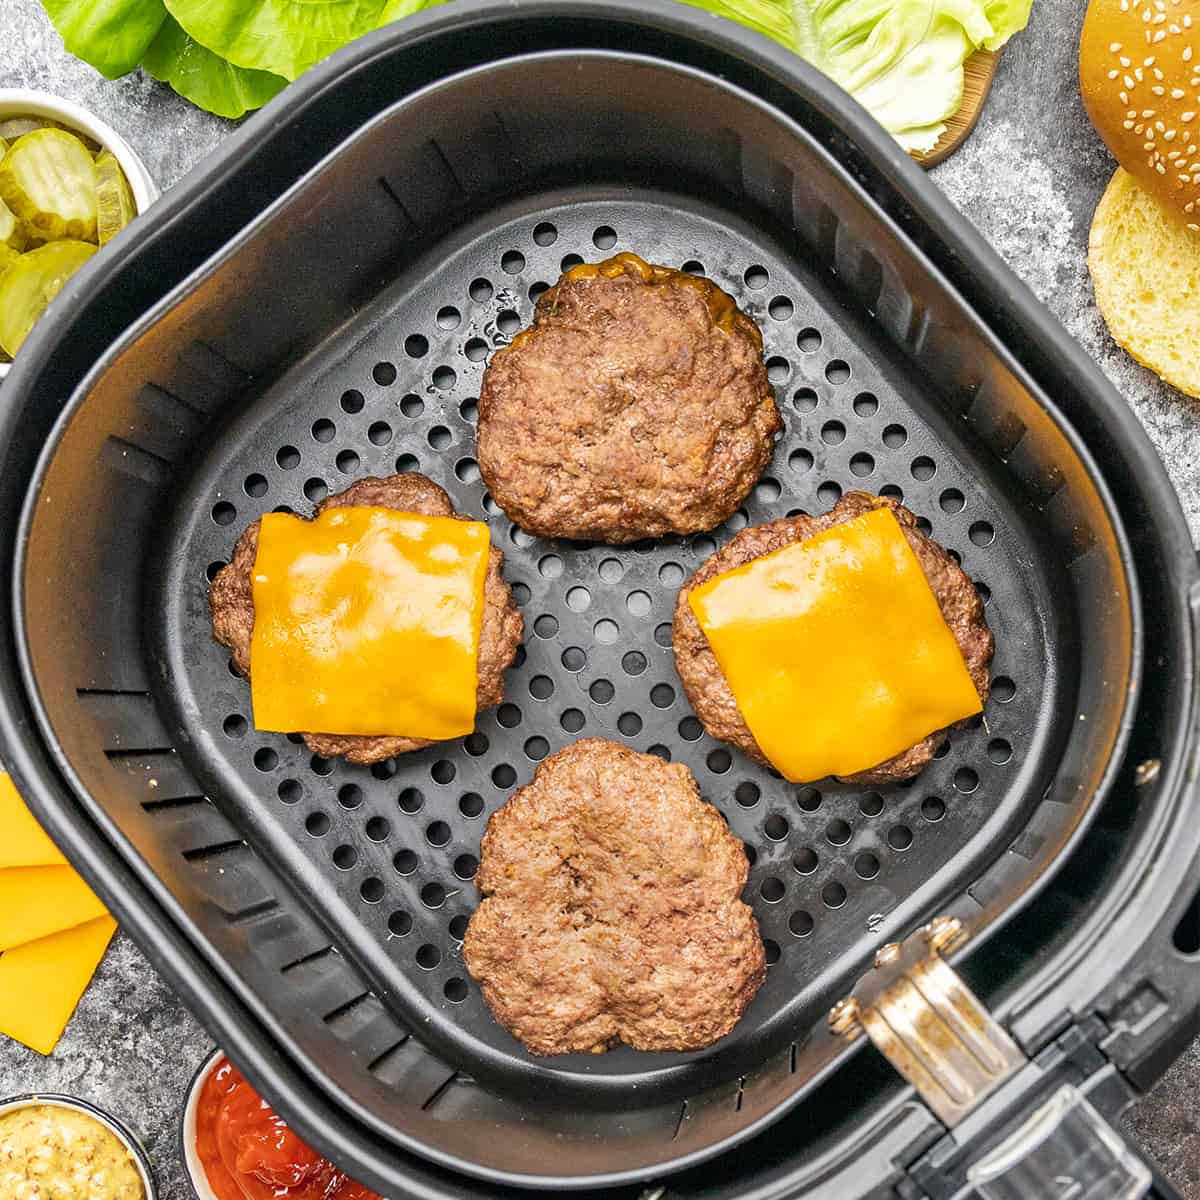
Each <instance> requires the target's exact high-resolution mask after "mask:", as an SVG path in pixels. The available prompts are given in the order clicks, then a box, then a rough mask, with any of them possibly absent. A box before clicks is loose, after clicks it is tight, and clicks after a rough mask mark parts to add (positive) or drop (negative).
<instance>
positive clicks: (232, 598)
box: [208, 474, 524, 763]
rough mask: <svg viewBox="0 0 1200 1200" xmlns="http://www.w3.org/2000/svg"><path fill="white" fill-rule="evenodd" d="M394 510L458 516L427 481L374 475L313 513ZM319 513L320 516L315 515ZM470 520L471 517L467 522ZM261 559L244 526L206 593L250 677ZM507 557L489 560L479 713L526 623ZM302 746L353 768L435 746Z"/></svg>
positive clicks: (384, 741)
mask: <svg viewBox="0 0 1200 1200" xmlns="http://www.w3.org/2000/svg"><path fill="white" fill-rule="evenodd" d="M357 507H366V508H394V509H397V510H398V511H400V512H414V513H421V514H422V515H424V516H427V517H452V516H454V515H455V512H454V507H453V505H452V504H451V503H450V497H449V496H447V495H446V493H445V492H444V491H443V490H442V489H441V488H440V487H438V485H437V484H436V483H434V482H433V480H432V479H426V477H425V476H424V475H416V474H405V475H389V476H388V477H387V478H386V479H379V478H376V477H374V476H369V477H367V478H365V479H359V480H356V481H355V482H354V483H352V484H351V485H350V486H349V487H348V488H347V489H346V490H345V491H344V492H338V493H337V494H336V495H333V496H328V497H326V498H325V499H324V500H322V501H321V503H320V504H318V505H317V508H316V513H321V512H324V511H325V509H327V508H357ZM314 515H315V514H314ZM464 519H466V518H464ZM257 553H258V522H257V521H255V522H254V524H253V525H250V526H247V528H246V529H245V530H244V531H243V533H242V536H241V537H240V538H238V541H237V545H236V546H235V547H234V549H233V558H232V559H231V560H230V562H229V565H228V566H226V567H222V568H221V570H220V571H219V572H217V576H216V578H215V579H214V580H213V581H212V585H211V586H210V587H209V589H208V603H209V607H210V608H211V609H212V622H213V637H214V638H216V640H217V641H218V642H220V643H221V644H222V645H223V646H228V647H229V652H230V655H231V657H232V659H233V665H234V666H235V667H236V668H237V670H238V671H239V672H240V673H241V674H242V675H244V676H245V677H246V678H247V679H249V678H250V638H251V635H252V634H253V632H254V585H253V572H254V559H255V556H256V555H257ZM503 563H504V555H503V554H502V553H501V552H500V551H499V550H497V549H496V548H495V547H494V546H493V547H492V549H491V551H490V552H489V554H488V569H487V576H486V578H485V579H484V584H483V603H484V608H483V623H482V625H481V626H480V630H479V657H478V669H479V690H478V691H477V692H476V693H475V704H476V707H477V708H478V709H479V710H480V711H482V710H483V709H485V708H493V707H494V706H495V705H497V704H499V703H500V701H501V700H503V699H504V672H505V670H507V668H508V667H510V666H511V665H512V661H513V659H514V658H515V657H516V654H517V647H518V646H519V645H520V644H521V635H522V632H523V630H524V621H523V619H522V617H521V614H520V612H519V611H518V610H517V606H516V605H515V604H514V602H513V597H512V589H511V588H510V587H509V586H508V584H507V583H505V582H504V578H503V576H502V575H501V574H500V568H501V566H502V565H503ZM304 742H305V745H307V746H308V748H309V749H310V750H312V751H313V752H314V753H315V754H320V755H321V756H322V757H324V758H335V757H337V756H339V755H340V756H341V757H342V758H345V759H347V760H348V761H349V762H353V763H374V762H382V761H383V760H384V759H385V758H393V757H395V755H397V754H406V753H407V752H408V751H409V750H420V749H421V748H422V747H424V746H432V745H433V742H432V741H429V740H427V739H424V738H406V737H364V736H361V735H349V734H333V733H306V734H304Z"/></svg>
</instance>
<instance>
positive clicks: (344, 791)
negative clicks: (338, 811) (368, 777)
mask: <svg viewBox="0 0 1200 1200" xmlns="http://www.w3.org/2000/svg"><path fill="white" fill-rule="evenodd" d="M337 798H338V804H340V805H341V806H342V808H345V809H349V810H351V811H353V810H354V809H356V808H359V807H361V805H362V802H363V800H365V799H366V797H365V796H364V795H363V790H362V788H360V787H359V786H358V784H357V783H344V784H342V786H341V787H340V788H338V794H337Z"/></svg>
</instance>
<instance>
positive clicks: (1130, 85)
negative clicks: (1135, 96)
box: [1123, 75, 1137, 91]
mask: <svg viewBox="0 0 1200 1200" xmlns="http://www.w3.org/2000/svg"><path fill="white" fill-rule="evenodd" d="M1123 82H1124V84H1125V86H1126V87H1127V88H1129V90H1130V91H1132V90H1133V89H1134V88H1135V87H1137V84H1136V83H1134V82H1133V80H1132V79H1130V78H1129V76H1128V75H1126V76H1125V79H1124V80H1123Z"/></svg>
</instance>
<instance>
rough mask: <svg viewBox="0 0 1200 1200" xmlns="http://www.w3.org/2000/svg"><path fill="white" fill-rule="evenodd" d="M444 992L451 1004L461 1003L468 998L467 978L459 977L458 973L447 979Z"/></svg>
mask: <svg viewBox="0 0 1200 1200" xmlns="http://www.w3.org/2000/svg"><path fill="white" fill-rule="evenodd" d="M442 993H443V994H444V995H445V997H446V999H447V1000H449V1001H450V1003H451V1004H461V1003H462V1002H463V1001H464V1000H465V999H466V998H467V983H466V980H465V979H459V978H458V976H457V975H456V976H455V977H454V978H453V979H447V980H446V986H445V987H444V988H442Z"/></svg>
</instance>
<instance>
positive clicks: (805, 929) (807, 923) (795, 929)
mask: <svg viewBox="0 0 1200 1200" xmlns="http://www.w3.org/2000/svg"><path fill="white" fill-rule="evenodd" d="M814 925H816V922H815V921H814V920H813V919H812V914H811V913H806V912H804V911H803V910H800V911H799V912H794V913H792V915H791V916H790V917H788V928H789V929H790V930H791V931H792V933H794V934H795V935H796V937H808V935H809V934H810V933H812V931H813V926H814Z"/></svg>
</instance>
